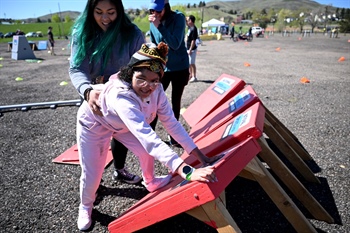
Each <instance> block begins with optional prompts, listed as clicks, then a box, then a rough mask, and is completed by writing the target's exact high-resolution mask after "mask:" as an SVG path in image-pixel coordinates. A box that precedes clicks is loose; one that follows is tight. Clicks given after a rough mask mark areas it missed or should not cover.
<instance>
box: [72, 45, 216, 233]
mask: <svg viewBox="0 0 350 233" xmlns="http://www.w3.org/2000/svg"><path fill="white" fill-rule="evenodd" d="M167 53H168V47H167V45H166V44H165V43H163V42H160V43H159V44H158V46H156V45H155V44H153V43H148V44H143V45H142V47H141V49H140V50H139V51H138V52H136V53H135V54H134V55H133V56H132V58H131V59H130V62H129V63H128V65H127V66H124V67H122V68H121V69H120V71H119V72H118V73H117V74H114V75H112V76H111V77H110V79H109V81H108V82H107V83H106V84H98V85H95V86H93V88H94V89H98V90H100V91H101V93H100V96H99V101H100V104H101V108H100V110H101V112H102V115H101V116H100V115H97V114H95V113H94V112H93V110H92V109H91V108H90V106H89V104H88V103H87V102H83V104H82V105H81V107H80V108H79V110H78V114H77V141H78V151H79V159H80V163H81V168H82V169H81V179H80V193H81V196H80V198H81V202H80V210H79V218H78V227H79V229H80V230H87V229H89V228H90V226H91V222H92V220H91V212H92V209H93V202H94V201H95V198H96V196H95V193H96V190H97V188H98V186H99V182H100V180H101V178H102V173H103V169H104V164H105V160H106V157H107V152H108V143H109V140H110V138H111V137H113V138H115V139H117V140H118V141H120V142H122V143H123V144H124V145H126V146H127V148H129V149H130V150H131V151H132V152H133V153H134V154H135V155H136V156H137V157H138V159H139V162H140V166H141V169H142V176H143V182H142V184H143V185H144V186H145V187H146V189H147V190H148V191H149V192H153V191H155V190H157V189H159V188H161V187H164V186H165V185H167V184H168V183H169V182H170V180H171V178H172V174H168V175H165V176H158V177H157V176H155V171H154V162H155V159H157V160H159V161H160V162H161V163H162V164H163V165H166V166H167V167H168V168H169V169H170V170H171V172H172V173H178V174H179V175H181V177H182V178H184V179H186V180H188V181H202V182H216V181H217V178H216V176H215V173H214V166H207V167H201V168H198V169H194V168H193V167H191V166H190V165H188V164H186V163H185V162H184V161H183V159H181V158H180V157H179V155H178V154H176V153H175V152H174V151H173V150H171V149H170V148H169V146H168V145H166V144H165V143H164V142H163V141H162V140H161V139H160V138H159V137H158V136H157V134H156V133H155V132H154V131H153V129H152V128H151V126H150V125H149V124H150V123H151V122H152V121H153V120H154V118H155V116H156V115H158V116H159V120H160V121H161V122H162V124H163V125H164V127H165V129H166V130H167V131H168V132H169V133H170V134H171V135H172V136H174V137H175V138H176V140H178V141H179V142H180V143H181V145H182V146H183V148H184V149H185V150H186V152H188V153H189V154H191V155H193V156H196V157H197V159H198V160H199V161H200V162H201V163H202V164H204V165H206V164H207V163H211V162H213V161H215V160H216V159H217V158H218V156H216V157H212V158H208V157H206V156H205V155H204V154H203V153H202V152H201V151H200V150H199V149H198V147H197V146H196V145H195V144H194V142H193V140H192V139H191V138H190V136H189V135H188V133H187V132H186V131H185V129H184V128H183V127H182V125H181V124H180V123H179V122H178V120H177V119H175V117H174V114H173V111H172V109H171V107H170V104H169V102H168V99H167V96H166V95H165V92H164V89H163V88H162V85H161V79H162V77H163V74H164V66H165V63H166V55H167Z"/></svg>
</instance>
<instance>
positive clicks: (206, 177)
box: [191, 166, 218, 182]
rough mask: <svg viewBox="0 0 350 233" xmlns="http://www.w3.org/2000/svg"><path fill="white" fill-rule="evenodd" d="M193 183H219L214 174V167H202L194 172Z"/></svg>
mask: <svg viewBox="0 0 350 233" xmlns="http://www.w3.org/2000/svg"><path fill="white" fill-rule="evenodd" d="M191 181H201V182H217V181H218V179H217V177H216V175H215V172H214V166H208V167H202V168H198V169H196V170H194V171H193V172H192V175H191Z"/></svg>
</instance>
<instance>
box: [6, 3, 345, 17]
mask: <svg viewBox="0 0 350 233" xmlns="http://www.w3.org/2000/svg"><path fill="white" fill-rule="evenodd" d="M86 2H87V0H57V1H55V0H0V18H12V19H25V18H37V17H40V16H42V15H46V14H50V13H56V12H59V9H60V10H61V11H69V10H70V11H79V12H81V11H83V10H84V7H85V5H86ZM149 2H150V1H149V0H139V1H129V0H123V4H124V7H125V8H126V9H127V8H142V7H147V6H148V3H149ZM169 2H170V4H171V5H176V4H184V5H187V4H188V3H189V2H191V3H195V2H197V4H198V3H199V2H200V1H199V0H198V1H193V0H170V1H169ZM205 2H206V3H208V2H210V1H205ZM316 2H319V3H321V4H332V5H333V6H334V7H339V8H350V0H317V1H316Z"/></svg>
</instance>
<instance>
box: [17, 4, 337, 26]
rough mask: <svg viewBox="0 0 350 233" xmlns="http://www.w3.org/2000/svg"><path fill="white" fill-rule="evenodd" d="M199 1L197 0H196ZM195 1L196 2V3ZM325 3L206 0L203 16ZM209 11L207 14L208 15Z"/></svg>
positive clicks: (75, 13)
mask: <svg viewBox="0 0 350 233" xmlns="http://www.w3.org/2000/svg"><path fill="white" fill-rule="evenodd" d="M197 2H198V3H199V0H197ZM189 3H190V4H191V5H192V4H194V3H193V1H190V0H189ZM198 3H197V4H198ZM325 6H326V5H322V4H319V3H317V2H315V1H312V0H241V1H239V0H238V1H208V2H206V6H205V8H206V15H205V18H207V17H209V19H211V18H220V17H230V16H232V15H231V14H228V12H230V11H234V12H237V13H245V12H248V11H253V10H258V11H261V10H263V9H265V10H269V9H274V10H275V11H276V12H278V11H279V10H281V9H289V10H292V11H294V10H298V9H300V8H301V7H303V8H306V9H317V8H324V7H325ZM335 9H336V7H330V8H329V10H331V11H335ZM80 13H81V12H79V11H62V12H61V17H62V18H63V19H64V18H65V16H66V15H69V16H70V18H71V19H73V20H74V19H76V18H77V17H78V16H79V15H80ZM208 13H209V15H208ZM55 14H58V15H59V12H56V13H52V14H47V15H43V16H40V17H36V18H28V19H22V20H23V21H26V22H37V19H38V18H39V19H40V20H41V21H42V22H47V21H48V20H49V19H51V17H52V16H53V15H55Z"/></svg>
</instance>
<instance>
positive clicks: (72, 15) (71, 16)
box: [21, 11, 81, 22]
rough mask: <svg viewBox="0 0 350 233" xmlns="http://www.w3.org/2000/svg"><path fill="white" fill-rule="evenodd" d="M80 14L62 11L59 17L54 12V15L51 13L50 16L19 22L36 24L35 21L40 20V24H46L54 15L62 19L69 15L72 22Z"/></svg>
mask: <svg viewBox="0 0 350 233" xmlns="http://www.w3.org/2000/svg"><path fill="white" fill-rule="evenodd" d="M80 13H81V12H79V11H62V12H61V15H60V13H59V12H56V13H52V14H47V15H42V16H39V17H36V18H28V19H21V20H23V21H26V22H37V20H38V19H40V21H41V22H47V21H48V20H49V19H50V20H51V18H52V16H53V15H56V14H57V15H58V16H60V17H61V18H62V19H64V18H65V17H66V15H69V17H70V18H71V19H72V20H74V19H76V18H77V17H78V16H79V15H80Z"/></svg>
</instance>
